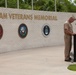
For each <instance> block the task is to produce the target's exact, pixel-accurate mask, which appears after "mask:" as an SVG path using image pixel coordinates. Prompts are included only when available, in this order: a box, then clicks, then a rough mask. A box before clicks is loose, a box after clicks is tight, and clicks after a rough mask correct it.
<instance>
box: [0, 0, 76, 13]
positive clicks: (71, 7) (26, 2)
mask: <svg viewBox="0 0 76 75" xmlns="http://www.w3.org/2000/svg"><path fill="white" fill-rule="evenodd" d="M0 7H5V0H0ZM7 7H8V8H17V0H7ZM56 7H57V12H76V0H74V2H72V0H56ZM19 8H20V9H29V10H31V9H32V0H19ZM33 9H34V10H42V11H55V0H33Z"/></svg>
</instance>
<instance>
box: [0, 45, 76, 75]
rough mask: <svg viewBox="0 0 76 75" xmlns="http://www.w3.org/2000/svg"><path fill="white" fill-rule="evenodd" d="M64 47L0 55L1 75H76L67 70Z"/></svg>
mask: <svg viewBox="0 0 76 75" xmlns="http://www.w3.org/2000/svg"><path fill="white" fill-rule="evenodd" d="M70 64H75V62H74V63H71V62H65V61H64V46H56V47H44V48H35V49H28V50H20V51H13V52H7V53H2V54H0V75H76V71H70V70H68V69H67V67H68V65H70Z"/></svg>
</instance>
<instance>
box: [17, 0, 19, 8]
mask: <svg viewBox="0 0 76 75" xmlns="http://www.w3.org/2000/svg"><path fill="white" fill-rule="evenodd" d="M17 8H18V9H19V0H17Z"/></svg>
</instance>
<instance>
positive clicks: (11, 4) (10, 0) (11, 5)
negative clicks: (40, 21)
mask: <svg viewBox="0 0 76 75" xmlns="http://www.w3.org/2000/svg"><path fill="white" fill-rule="evenodd" d="M7 7H8V8H17V1H16V0H7Z"/></svg>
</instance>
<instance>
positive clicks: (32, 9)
mask: <svg viewBox="0 0 76 75" xmlns="http://www.w3.org/2000/svg"><path fill="white" fill-rule="evenodd" d="M31 4H32V10H33V0H32V2H31Z"/></svg>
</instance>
